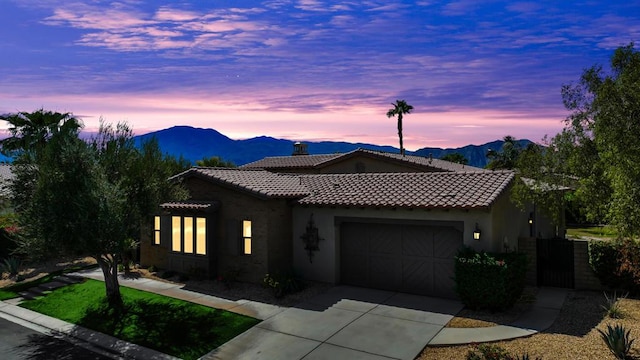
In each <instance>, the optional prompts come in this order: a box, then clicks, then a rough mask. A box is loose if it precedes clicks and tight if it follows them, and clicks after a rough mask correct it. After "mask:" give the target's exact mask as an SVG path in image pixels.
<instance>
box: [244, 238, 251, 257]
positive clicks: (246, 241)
mask: <svg viewBox="0 0 640 360" xmlns="http://www.w3.org/2000/svg"><path fill="white" fill-rule="evenodd" d="M244 254H245V255H251V238H244Z"/></svg>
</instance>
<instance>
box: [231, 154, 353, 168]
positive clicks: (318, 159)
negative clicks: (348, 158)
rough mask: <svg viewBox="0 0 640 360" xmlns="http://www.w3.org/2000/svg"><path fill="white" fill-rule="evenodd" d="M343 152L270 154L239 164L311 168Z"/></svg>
mask: <svg viewBox="0 0 640 360" xmlns="http://www.w3.org/2000/svg"><path fill="white" fill-rule="evenodd" d="M342 155H343V154H322V155H296V156H272V157H266V158H264V159H261V160H258V161H254V162H252V163H248V164H245V165H242V166H240V168H242V169H295V168H313V167H316V166H318V165H320V164H322V163H324V162H326V161H328V160H333V159H335V158H339V157H340V156H342Z"/></svg>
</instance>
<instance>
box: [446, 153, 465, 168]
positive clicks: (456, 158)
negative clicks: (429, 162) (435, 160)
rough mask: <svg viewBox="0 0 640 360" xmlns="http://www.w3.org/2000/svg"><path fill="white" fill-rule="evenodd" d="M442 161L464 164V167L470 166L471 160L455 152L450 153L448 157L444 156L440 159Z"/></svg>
mask: <svg viewBox="0 0 640 360" xmlns="http://www.w3.org/2000/svg"><path fill="white" fill-rule="evenodd" d="M440 159H441V160H445V161H451V162H454V163H458V164H462V165H468V164H469V160H468V159H467V158H466V157H464V155H462V154H460V153H457V152H454V153H448V154H446V155H444V156H443V157H441V158H440Z"/></svg>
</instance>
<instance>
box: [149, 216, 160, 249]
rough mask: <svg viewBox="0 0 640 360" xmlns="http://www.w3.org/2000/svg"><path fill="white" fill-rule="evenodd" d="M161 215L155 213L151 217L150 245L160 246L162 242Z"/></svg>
mask: <svg viewBox="0 0 640 360" xmlns="http://www.w3.org/2000/svg"><path fill="white" fill-rule="evenodd" d="M161 229H162V217H161V216H160V215H155V216H154V217H153V238H152V239H151V245H152V246H160V244H162V233H161V231H160V230H161Z"/></svg>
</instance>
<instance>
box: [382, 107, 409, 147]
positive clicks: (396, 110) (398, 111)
mask: <svg viewBox="0 0 640 360" xmlns="http://www.w3.org/2000/svg"><path fill="white" fill-rule="evenodd" d="M391 105H393V109H389V111H387V117H388V118H392V117H394V116H396V115H398V137H399V138H400V154H401V155H402V156H404V147H403V146H402V116H403V115H404V114H409V113H411V110H413V106H411V105H409V104H407V102H406V101H404V100H396V102H395V103H391Z"/></svg>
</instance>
